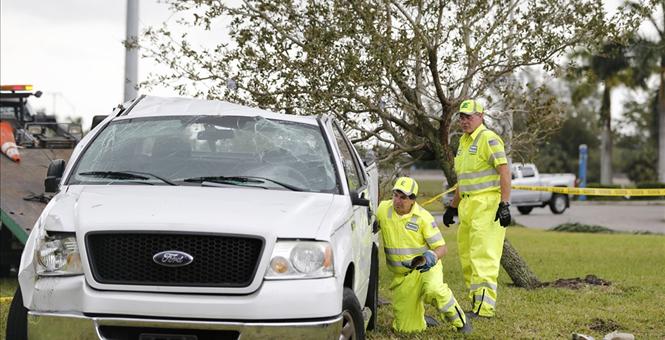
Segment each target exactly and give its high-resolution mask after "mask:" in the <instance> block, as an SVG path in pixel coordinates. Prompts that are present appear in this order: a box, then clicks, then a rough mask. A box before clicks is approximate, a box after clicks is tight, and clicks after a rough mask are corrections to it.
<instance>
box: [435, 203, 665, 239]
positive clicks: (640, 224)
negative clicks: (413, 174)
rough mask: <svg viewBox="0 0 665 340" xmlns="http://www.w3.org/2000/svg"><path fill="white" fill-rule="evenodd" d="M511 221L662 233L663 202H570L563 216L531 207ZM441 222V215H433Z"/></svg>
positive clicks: (545, 226) (535, 225)
mask: <svg viewBox="0 0 665 340" xmlns="http://www.w3.org/2000/svg"><path fill="white" fill-rule="evenodd" d="M511 213H512V215H513V217H514V218H515V220H516V221H517V222H518V223H520V224H522V225H524V226H527V227H530V228H539V229H549V228H552V227H556V226H558V225H560V224H563V223H575V222H577V223H581V224H589V225H599V226H603V227H606V228H610V229H612V230H616V231H629V232H632V231H649V232H652V233H659V234H665V201H658V202H577V201H574V202H571V205H570V208H568V209H567V210H566V211H565V212H564V213H563V214H561V215H555V214H552V212H551V211H550V209H549V208H547V207H545V208H534V209H533V210H532V211H531V213H530V214H529V215H522V214H520V213H519V212H518V211H517V209H515V208H511ZM435 217H436V219H437V222H439V223H441V222H442V215H441V214H437V215H435Z"/></svg>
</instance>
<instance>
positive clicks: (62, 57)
mask: <svg viewBox="0 0 665 340" xmlns="http://www.w3.org/2000/svg"><path fill="white" fill-rule="evenodd" d="M139 6H140V7H139V32H141V31H142V30H143V29H144V28H146V27H147V26H150V25H155V26H159V25H161V23H162V22H164V21H165V20H167V19H168V20H171V19H169V18H170V16H171V13H170V12H169V10H168V7H167V6H166V5H164V4H161V3H158V2H157V0H139ZM125 13H126V1H122V0H113V1H109V0H58V1H43V0H42V1H39V0H2V1H1V2H0V83H2V84H3V85H8V84H32V85H34V89H35V90H40V91H42V92H43V93H44V95H43V96H42V97H41V98H39V99H36V98H34V97H32V99H31V104H32V105H33V107H35V108H37V109H39V108H43V109H45V110H46V113H47V114H51V113H52V112H53V111H54V109H55V112H56V113H57V116H58V117H59V118H61V119H66V117H69V116H81V117H83V124H84V129H85V128H87V127H89V126H90V123H91V121H92V117H93V116H94V115H100V114H109V113H111V110H112V109H113V108H114V107H115V106H117V105H118V104H120V103H122V102H123V85H124V83H123V80H124V70H125V68H124V67H125V65H124V63H125V51H124V46H123V44H122V41H123V40H125V28H126V23H125ZM154 70H155V65H152V64H151V63H150V61H148V60H142V59H139V81H141V80H144V79H146V77H147V75H148V74H149V73H150V72H152V71H154ZM151 94H156V95H175V94H174V93H173V92H171V91H170V90H167V89H166V88H155V89H153V90H152V91H151Z"/></svg>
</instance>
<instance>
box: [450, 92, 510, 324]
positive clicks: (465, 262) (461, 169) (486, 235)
mask: <svg viewBox="0 0 665 340" xmlns="http://www.w3.org/2000/svg"><path fill="white" fill-rule="evenodd" d="M459 119H460V125H461V126H462V130H463V131H464V135H463V136H462V137H461V138H460V141H459V148H458V149H457V155H456V156H455V172H456V173H457V180H458V182H457V189H456V190H455V197H454V198H453V200H452V202H451V203H450V207H449V208H448V209H446V212H445V213H444V215H443V223H444V224H445V225H446V226H449V225H450V224H453V223H454V221H453V217H454V216H455V215H457V214H458V211H459V219H460V224H459V229H458V230H457V242H458V245H459V258H460V262H461V263H462V272H463V274H464V281H465V283H466V286H467V287H468V288H469V298H470V299H471V301H472V310H471V312H470V313H467V315H468V316H469V317H471V318H473V317H477V316H483V317H493V316H494V315H495V311H494V310H495V306H496V297H497V288H498V287H497V278H498V276H499V268H500V264H501V254H502V252H503V239H504V237H505V235H506V229H505V228H503V227H506V226H508V225H509V224H510V209H509V208H508V206H509V205H510V204H509V201H510V181H511V177H510V169H509V168H508V160H507V159H506V153H505V151H504V148H503V141H502V140H501V138H500V137H499V136H498V135H497V134H496V133H494V132H493V131H490V130H488V129H487V128H486V127H485V125H484V124H483V107H482V105H480V103H478V102H477V101H475V100H465V101H463V102H462V104H461V105H460V110H459Z"/></svg>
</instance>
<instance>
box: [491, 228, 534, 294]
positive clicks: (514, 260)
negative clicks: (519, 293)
mask: <svg viewBox="0 0 665 340" xmlns="http://www.w3.org/2000/svg"><path fill="white" fill-rule="evenodd" d="M501 266H503V269H505V270H506V273H508V276H510V279H511V280H513V283H514V284H515V286H517V287H520V288H526V289H534V288H538V287H540V280H538V277H537V276H536V274H534V273H533V272H532V271H531V269H529V266H528V265H527V264H526V261H524V259H522V257H521V256H520V254H518V253H517V250H516V249H515V248H514V247H513V246H512V245H511V244H510V242H508V240H507V239H505V240H504V241H503V255H501Z"/></svg>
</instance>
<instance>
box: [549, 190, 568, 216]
mask: <svg viewBox="0 0 665 340" xmlns="http://www.w3.org/2000/svg"><path fill="white" fill-rule="evenodd" d="M567 206H568V196H565V195H560V194H552V198H551V199H550V210H551V211H552V213H553V214H557V215H559V214H563V212H564V211H566V207H567Z"/></svg>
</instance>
